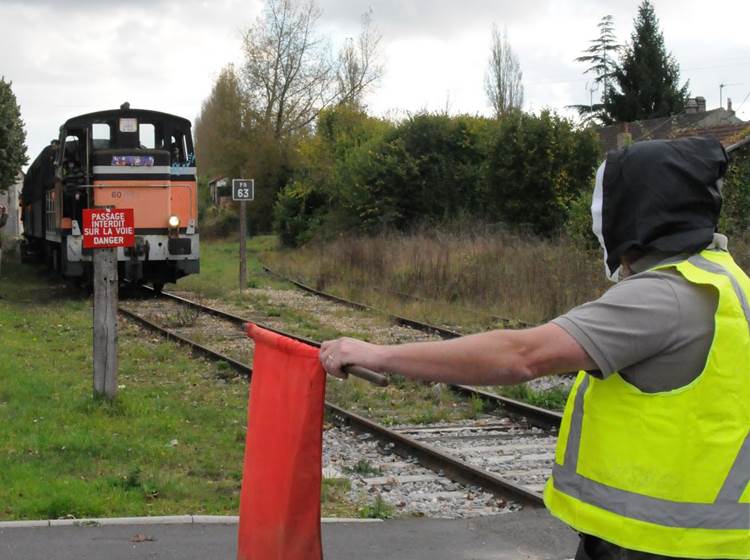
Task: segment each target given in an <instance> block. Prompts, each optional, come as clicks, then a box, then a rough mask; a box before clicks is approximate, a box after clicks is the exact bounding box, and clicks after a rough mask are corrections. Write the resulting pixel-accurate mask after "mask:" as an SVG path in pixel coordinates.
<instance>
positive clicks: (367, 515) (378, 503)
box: [359, 494, 394, 519]
mask: <svg viewBox="0 0 750 560" xmlns="http://www.w3.org/2000/svg"><path fill="white" fill-rule="evenodd" d="M393 512H394V508H393V506H392V505H390V504H389V503H388V502H386V501H385V500H384V499H383V497H382V496H381V495H380V494H377V495H376V496H375V499H374V500H373V501H372V503H369V504H366V505H364V506H362V507H361V508H360V510H359V517H361V518H363V519H390V518H391V517H393Z"/></svg>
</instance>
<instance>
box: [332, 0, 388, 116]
mask: <svg viewBox="0 0 750 560" xmlns="http://www.w3.org/2000/svg"><path fill="white" fill-rule="evenodd" d="M381 39H382V35H381V34H380V33H379V32H378V30H377V29H375V27H374V26H373V24H372V8H370V9H369V10H367V11H366V12H365V13H364V14H363V15H362V30H361V32H360V34H359V37H357V40H356V41H355V40H354V39H353V38H351V37H350V38H348V39H347V40H346V42H345V43H344V46H343V47H342V48H341V50H340V51H339V57H338V67H337V70H336V80H337V87H338V91H337V95H338V101H339V103H347V104H350V105H354V106H356V107H362V97H363V96H364V94H365V93H366V92H367V90H368V88H369V87H370V86H371V85H372V84H374V83H375V82H376V81H377V80H379V79H380V78H381V77H382V75H383V66H382V64H380V62H379V61H378V55H379V46H380V41H381Z"/></svg>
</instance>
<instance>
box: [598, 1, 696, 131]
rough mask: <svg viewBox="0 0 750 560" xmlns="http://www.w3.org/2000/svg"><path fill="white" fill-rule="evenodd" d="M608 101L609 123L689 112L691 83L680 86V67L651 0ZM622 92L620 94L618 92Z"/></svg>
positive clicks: (641, 8) (640, 15)
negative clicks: (668, 46)
mask: <svg viewBox="0 0 750 560" xmlns="http://www.w3.org/2000/svg"><path fill="white" fill-rule="evenodd" d="M614 80H615V82H616V86H617V87H614V86H610V87H609V88H608V90H607V93H606V97H605V100H604V109H605V120H606V121H608V122H617V121H625V122H629V121H636V120H642V119H653V118H656V117H666V116H669V115H674V114H675V113H681V112H682V111H684V109H685V102H686V101H687V98H688V95H689V91H688V82H685V84H684V85H683V86H682V87H680V86H679V81H680V67H679V65H678V64H677V61H676V60H675V58H674V57H673V56H672V54H671V53H668V52H667V50H666V47H665V46H664V35H663V34H662V32H661V31H660V30H659V20H658V19H657V17H656V14H655V12H654V7H653V5H652V4H651V2H650V0H643V2H641V5H640V6H639V7H638V17H636V19H635V29H634V30H633V33H632V34H631V36H630V43H629V44H628V45H627V46H626V48H625V51H624V53H623V55H622V58H621V61H620V64H619V65H618V67H617V69H616V70H615V73H614ZM618 90H619V91H618Z"/></svg>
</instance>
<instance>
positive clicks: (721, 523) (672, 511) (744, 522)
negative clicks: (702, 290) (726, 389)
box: [552, 255, 750, 529]
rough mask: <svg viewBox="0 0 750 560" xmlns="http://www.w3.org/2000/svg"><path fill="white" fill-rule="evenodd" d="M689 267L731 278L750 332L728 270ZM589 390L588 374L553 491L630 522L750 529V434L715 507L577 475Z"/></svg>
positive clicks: (704, 264)
mask: <svg viewBox="0 0 750 560" xmlns="http://www.w3.org/2000/svg"><path fill="white" fill-rule="evenodd" d="M688 262H689V263H690V264H692V265H693V266H695V267H697V268H700V269H702V270H704V271H707V272H711V273H715V274H721V275H724V276H726V277H727V278H729V280H730V281H731V284H732V287H733V288H734V292H735V294H736V295H737V298H738V300H739V302H740V304H741V306H742V309H743V312H744V314H745V319H746V321H748V328H749V329H750V306H749V305H748V301H747V298H746V297H745V293H744V291H743V290H742V288H741V287H740V285H739V283H738V282H737V280H736V279H735V278H734V276H733V275H732V274H730V273H729V271H727V270H726V269H725V268H724V267H722V266H720V265H718V264H716V263H714V262H713V261H710V260H708V259H706V258H704V257H702V256H700V255H695V256H692V257H690V258H689V259H688ZM588 386H589V376H588V375H585V376H584V378H583V380H582V381H581V383H580V384H579V386H578V390H577V393H576V396H575V401H574V403H573V410H572V414H571V419H570V429H569V433H568V438H567V444H566V447H565V457H564V464H563V465H559V464H557V463H555V465H554V467H553V470H552V476H553V481H554V488H555V489H556V490H559V491H561V492H563V493H565V494H567V495H569V496H571V497H573V498H575V499H578V500H580V501H581V502H584V503H587V504H590V505H593V506H596V507H599V508H601V509H604V510H607V511H610V512H612V513H615V514H617V515H621V516H623V517H626V518H631V519H637V520H640V521H645V522H649V523H654V524H657V525H662V526H665V527H677V528H690V529H694V528H700V529H750V504H747V503H739V500H740V498H741V496H742V494H743V492H744V491H745V489H746V488H747V486H748V484H749V483H750V429H749V430H748V434H747V436H746V437H745V440H744V443H743V445H742V446H741V448H740V450H739V453H738V454H737V457H736V458H735V460H734V463H733V465H732V467H731V469H730V471H729V473H728V475H727V478H726V479H725V481H724V483H723V485H722V487H721V490H720V492H719V493H718V496H717V498H716V500H715V501H714V503H689V502H676V501H670V500H665V499H660V498H653V497H650V496H646V495H643V494H638V493H635V492H630V491H627V490H621V489H619V488H614V487H612V486H609V485H606V484H602V483H600V482H597V481H594V480H591V479H589V478H586V477H584V476H581V475H580V474H578V473H577V470H578V458H579V452H580V446H581V435H582V426H583V414H584V396H585V394H586V391H587V389H588Z"/></svg>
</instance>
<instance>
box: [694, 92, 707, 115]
mask: <svg viewBox="0 0 750 560" xmlns="http://www.w3.org/2000/svg"><path fill="white" fill-rule="evenodd" d="M695 102H696V103H697V104H698V112H699V113H705V112H706V98H705V97H703V96H700V97H696V98H695Z"/></svg>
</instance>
